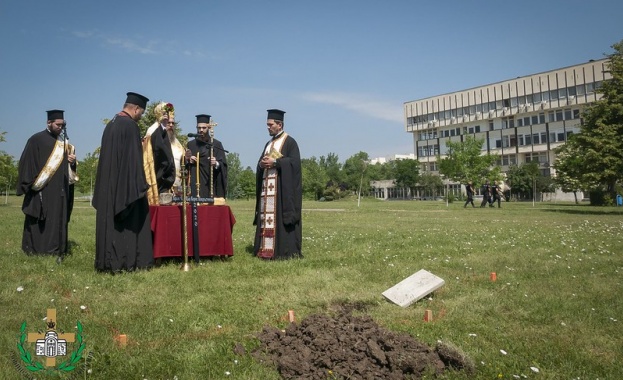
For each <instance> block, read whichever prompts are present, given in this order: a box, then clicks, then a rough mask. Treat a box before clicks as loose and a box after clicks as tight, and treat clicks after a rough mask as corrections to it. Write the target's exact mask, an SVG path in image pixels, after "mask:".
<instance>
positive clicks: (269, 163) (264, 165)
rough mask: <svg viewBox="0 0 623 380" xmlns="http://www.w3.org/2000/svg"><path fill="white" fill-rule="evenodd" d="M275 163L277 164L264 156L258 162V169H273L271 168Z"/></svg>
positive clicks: (272, 159) (274, 160)
mask: <svg viewBox="0 0 623 380" xmlns="http://www.w3.org/2000/svg"><path fill="white" fill-rule="evenodd" d="M276 163H277V160H276V159H274V158H270V157H268V156H264V157H262V159H261V160H260V168H262V169H268V168H273V167H275V165H276Z"/></svg>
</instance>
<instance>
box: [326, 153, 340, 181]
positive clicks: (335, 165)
mask: <svg viewBox="0 0 623 380" xmlns="http://www.w3.org/2000/svg"><path fill="white" fill-rule="evenodd" d="M320 166H321V167H322V168H323V169H324V171H325V173H326V174H327V178H328V182H329V183H327V185H333V186H336V187H339V186H341V185H342V178H343V175H342V174H343V173H342V165H341V164H340V162H339V158H338V155H337V154H335V153H329V154H328V155H327V157H325V156H320Z"/></svg>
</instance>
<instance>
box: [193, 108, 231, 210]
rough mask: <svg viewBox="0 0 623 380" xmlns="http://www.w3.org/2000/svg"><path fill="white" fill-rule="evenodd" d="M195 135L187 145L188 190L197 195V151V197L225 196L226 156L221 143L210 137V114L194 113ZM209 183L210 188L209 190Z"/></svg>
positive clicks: (212, 125)
mask: <svg viewBox="0 0 623 380" xmlns="http://www.w3.org/2000/svg"><path fill="white" fill-rule="evenodd" d="M195 117H196V118H197V137H196V138H195V139H194V140H192V141H190V142H189V143H188V145H187V150H186V159H187V160H188V170H189V173H190V189H191V190H190V191H191V195H192V196H193V197H196V196H197V186H196V184H197V153H198V154H199V197H200V198H227V156H226V155H225V153H226V151H225V149H223V144H222V143H221V142H220V141H219V140H217V139H215V138H213V137H211V133H212V132H213V131H212V130H211V128H213V127H214V124H211V122H210V118H211V116H210V115H205V114H201V115H196V116H195ZM210 185H212V189H211V190H210Z"/></svg>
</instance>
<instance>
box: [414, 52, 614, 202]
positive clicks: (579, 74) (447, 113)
mask: <svg viewBox="0 0 623 380" xmlns="http://www.w3.org/2000/svg"><path fill="white" fill-rule="evenodd" d="M606 63H607V59H601V60H591V61H589V62H587V63H584V64H579V65H574V66H569V67H565V68H560V69H556V70H551V71H547V72H543V73H538V74H533V75H528V76H524V77H518V78H515V79H509V80H506V81H502V82H498V83H492V84H488V85H484V86H480V87H475V88H470V89H467V90H461V91H456V92H452V93H447V94H443V95H437V96H432V97H429V98H424V99H419V100H413V101H409V102H405V103H404V119H405V130H406V132H408V133H412V134H413V145H414V151H415V156H416V159H417V160H418V161H419V162H420V165H421V173H424V172H430V173H433V174H438V173H439V167H438V163H437V156H438V155H439V156H440V157H441V158H443V157H444V156H445V154H446V153H447V142H448V141H453V142H457V141H464V139H465V137H466V136H473V137H475V138H477V139H483V140H484V143H483V147H482V151H483V154H484V153H487V152H488V153H491V154H496V155H498V157H499V160H498V165H500V166H501V168H502V171H503V172H506V171H507V170H508V169H509V167H510V166H511V165H521V164H523V163H528V162H538V164H539V167H540V169H541V171H542V173H543V174H544V175H555V173H554V170H553V168H551V164H553V162H554V160H555V154H554V149H555V148H556V147H558V146H560V145H561V144H564V143H565V141H567V138H568V137H569V136H570V135H571V134H573V133H577V132H579V131H580V125H581V123H582V119H581V115H582V110H583V109H584V108H585V107H586V105H588V104H590V103H592V102H594V101H595V100H598V99H600V97H601V95H600V94H597V93H596V91H595V90H596V89H598V88H599V87H600V86H601V84H602V82H603V81H605V80H608V79H610V78H611V77H612V76H611V75H610V74H609V73H608V72H607V69H606ZM555 196H556V197H558V199H560V198H564V195H563V194H561V193H559V194H556V195H555Z"/></svg>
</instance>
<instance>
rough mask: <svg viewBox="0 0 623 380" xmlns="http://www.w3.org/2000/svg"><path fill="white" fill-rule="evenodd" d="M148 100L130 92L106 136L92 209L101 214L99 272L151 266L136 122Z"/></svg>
mask: <svg viewBox="0 0 623 380" xmlns="http://www.w3.org/2000/svg"><path fill="white" fill-rule="evenodd" d="M148 101H149V99H147V98H146V97H145V96H143V95H140V94H137V93H134V92H128V93H127V98H126V101H125V104H124V105H123V110H122V111H121V112H119V113H118V114H116V115H115V116H114V117H113V118H112V120H111V121H110V122H109V123H108V125H106V128H105V129H104V134H103V135H102V144H101V147H100V157H99V163H98V165H97V176H96V181H95V191H94V194H93V207H95V209H96V210H97V215H96V229H95V244H96V246H95V268H96V269H97V270H100V271H111V272H118V271H123V270H126V271H132V270H134V269H143V268H150V267H152V266H153V263H154V257H153V248H152V237H151V229H150V220H149V204H148V202H147V197H146V192H147V187H148V185H147V180H146V179H145V172H144V171H143V151H142V147H141V135H140V130H139V127H138V124H137V122H138V121H139V120H140V119H141V117H142V116H143V113H144V112H145V107H146V106H147V102H148Z"/></svg>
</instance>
